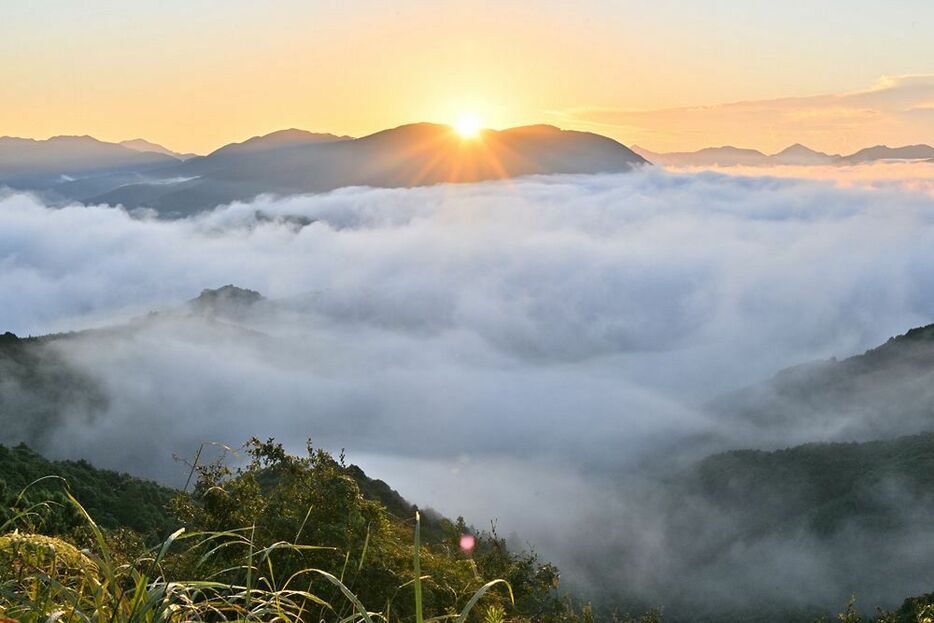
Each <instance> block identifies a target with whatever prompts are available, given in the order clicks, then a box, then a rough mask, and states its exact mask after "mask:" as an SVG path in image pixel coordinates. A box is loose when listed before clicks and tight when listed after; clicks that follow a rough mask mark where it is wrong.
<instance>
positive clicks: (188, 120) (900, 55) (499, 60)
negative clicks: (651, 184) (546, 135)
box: [0, 0, 934, 153]
mask: <svg viewBox="0 0 934 623" xmlns="http://www.w3.org/2000/svg"><path fill="white" fill-rule="evenodd" d="M2 11H3V20H2V23H0V58H3V59H4V61H3V62H2V63H0V84H2V85H3V89H4V94H5V97H2V98H0V135H14V136H27V137H34V138H46V137H48V136H52V135H57V134H91V135H93V136H96V137H98V138H101V139H104V140H123V139H129V138H136V137H144V138H147V139H149V140H153V141H156V142H159V143H162V144H164V145H166V146H168V147H170V148H172V149H175V150H179V151H194V152H198V153H205V152H208V151H210V150H212V149H215V148H217V147H219V146H221V145H223V144H225V143H229V142H231V141H236V140H243V139H244V138H247V137H250V136H253V135H257V134H263V133H267V132H270V131H274V130H277V129H282V128H286V127H300V128H304V129H309V130H316V131H331V132H336V133H341V134H351V135H364V134H367V133H370V132H374V131H377V130H380V129H384V128H386V127H392V126H396V125H400V124H403V123H408V122H414V121H437V122H454V121H455V120H456V119H457V118H458V117H459V116H461V115H463V114H467V113H471V114H475V115H477V116H478V117H479V118H480V119H481V120H482V121H483V122H484V125H487V126H489V127H499V128H501V127H510V126H515V125H522V124H528V123H553V124H556V125H559V126H562V127H567V128H576V129H587V130H593V131H596V132H599V133H602V134H606V135H609V136H612V137H614V138H617V139H618V140H621V141H623V142H624V143H627V144H639V145H641V146H643V147H647V148H649V149H653V150H663V151H671V150H683V149H697V148H700V147H703V146H707V145H716V144H726V143H730V144H736V145H741V146H746V147H755V148H759V149H763V150H766V151H777V150H779V149H781V148H782V147H784V146H787V145H788V144H790V143H792V142H797V141H801V142H807V143H808V144H810V145H812V146H813V147H815V148H819V149H822V150H826V151H830V152H846V151H855V149H858V148H860V147H863V146H866V145H867V144H875V143H890V144H897V143H908V142H925V141H926V142H934V60H932V59H934V37H931V36H930V33H931V32H934V3H931V2H929V1H927V0H895V1H892V2H885V3H882V2H876V1H872V0H846V1H844V0H821V1H813V0H812V1H803V0H801V1H799V0H789V1H787V2H781V3H778V2H769V1H764V0H744V1H738V0H698V1H695V2H676V1H674V0H655V1H653V2H644V1H639V2H636V1H629V0H618V1H615V2H610V1H607V0H580V1H577V2H573V3H572V2H554V1H541V0H539V1H534V2H533V1H531V0H517V1H513V2H492V1H489V2H488V1H484V0H479V1H477V0H474V1H470V2H467V1H451V2H440V1H439V2H426V1H417V0H396V1H393V2H378V1H375V0H346V1H342V2H334V1H316V2H299V1H297V0H296V1H292V0H280V1H275V2H247V1H245V0H224V1H215V0H199V1H197V2H191V1H190V0H189V1H180V0H141V1H137V2H132V3H129V2H121V1H117V0H87V1H85V2H81V3H76V2H71V1H68V0H33V1H30V2H28V3H27V2H11V1H10V0H2ZM880 91H881V95H880V94H879V93H880ZM866 93H869V94H870V95H869V96H866ZM737 103H741V104H737Z"/></svg>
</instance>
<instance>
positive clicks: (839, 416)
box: [708, 325, 934, 443]
mask: <svg viewBox="0 0 934 623" xmlns="http://www.w3.org/2000/svg"><path fill="white" fill-rule="evenodd" d="M708 410H709V411H710V412H711V413H713V414H716V417H718V418H720V419H721V421H722V422H723V423H724V425H725V426H726V427H727V429H728V430H730V431H731V434H733V435H734V436H735V438H736V439H738V440H741V439H743V438H748V436H755V437H756V438H757V439H760V440H762V443H770V442H769V440H772V441H771V443H782V442H784V440H787V439H789V438H793V439H797V440H799V441H800V442H806V441H810V440H815V439H836V440H870V439H876V438H880V437H891V436H894V435H904V434H912V433H919V432H923V431H927V430H934V325H927V326H924V327H918V328H915V329H912V330H910V331H908V332H907V333H905V334H904V335H900V336H897V337H893V338H891V339H889V341H888V342H886V343H885V344H882V345H881V346H879V347H877V348H874V349H872V350H869V351H867V352H865V353H864V354H862V355H857V356H854V357H850V358H847V359H844V360H841V361H837V360H835V359H831V360H828V361H817V362H812V363H806V364H802V365H799V366H795V367H792V368H788V369H786V370H782V371H780V372H778V373H777V374H776V375H775V376H774V377H773V378H772V379H769V380H768V381H766V382H764V383H760V384H758V385H754V386H752V387H748V388H745V389H742V390H740V391H737V392H733V393H731V394H728V395H726V396H723V397H721V398H718V399H717V400H714V401H712V402H711V404H709V405H708Z"/></svg>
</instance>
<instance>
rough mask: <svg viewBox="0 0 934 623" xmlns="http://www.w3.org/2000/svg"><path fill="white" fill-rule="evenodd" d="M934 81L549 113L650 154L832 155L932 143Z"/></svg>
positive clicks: (908, 79) (912, 79)
mask: <svg viewBox="0 0 934 623" xmlns="http://www.w3.org/2000/svg"><path fill="white" fill-rule="evenodd" d="M931 102H934V75H917V76H893V77H886V78H883V79H881V80H879V81H878V82H877V83H876V84H875V85H873V86H872V87H870V88H868V89H866V90H862V91H856V92H850V93H834V94H827V95H815V96H808V97H786V98H780V99H772V100H757V101H745V102H732V103H726V104H715V105H710V106H695V107H684V108H668V109H660V110H644V111H638V110H626V109H618V108H579V109H572V110H565V111H556V112H555V113H554V115H555V117H556V118H557V119H560V120H561V122H563V123H566V124H571V125H574V124H580V125H584V126H588V127H590V128H591V129H595V130H596V131H603V132H607V133H610V134H613V135H614V136H619V137H621V138H622V139H623V140H624V142H627V143H634V144H639V145H642V146H643V147H647V148H649V149H652V150H653V151H656V152H659V151H686V150H695V149H701V148H703V147H712V146H720V145H726V144H730V145H735V146H739V147H752V148H757V149H762V150H765V151H766V152H768V153H774V152H777V151H779V150H781V149H784V148H785V147H787V146H788V145H791V144H793V143H804V144H806V145H808V146H810V147H812V148H815V149H819V150H823V151H827V152H830V153H835V152H839V153H843V154H847V153H853V152H855V151H857V150H859V149H861V148H863V147H867V146H871V145H879V144H887V145H890V146H898V145H913V144H917V143H931V144H934V108H932V107H931Z"/></svg>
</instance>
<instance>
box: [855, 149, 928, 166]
mask: <svg viewBox="0 0 934 623" xmlns="http://www.w3.org/2000/svg"><path fill="white" fill-rule="evenodd" d="M928 159H934V147H931V146H930V145H905V146H904V147H888V146H886V145H876V146H875V147H866V148H865V149H860V150H859V151H858V152H856V153H854V154H850V155H849V156H843V157H842V158H841V161H842V162H845V163H848V164H856V163H861V162H875V161H876V160H928Z"/></svg>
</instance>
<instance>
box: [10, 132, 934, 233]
mask: <svg viewBox="0 0 934 623" xmlns="http://www.w3.org/2000/svg"><path fill="white" fill-rule="evenodd" d="M880 160H910V161H926V160H931V161H934V147H930V146H928V145H910V146H905V147H886V146H876V147H869V148H866V149H862V150H860V151H858V152H856V153H853V154H850V155H848V156H840V155H836V154H826V153H823V152H819V151H815V150H813V149H810V148H808V147H805V146H804V145H801V144H795V145H792V146H790V147H788V148H786V149H784V150H782V151H780V152H778V153H776V154H771V155H767V154H764V153H762V152H761V151H757V150H755V149H740V148H737V147H731V146H724V147H708V148H706V149H701V150H699V151H694V152H674V153H656V152H652V151H649V150H647V149H643V148H641V147H633V148H632V149H630V148H628V147H626V146H625V145H623V144H622V143H619V142H617V141H615V140H613V139H610V138H607V137H605V136H600V135H598V134H592V133H590V132H576V131H568V130H561V129H559V128H556V127H553V126H548V125H533V126H524V127H518V128H511V129H508V130H502V131H497V130H484V131H482V133H481V136H480V137H478V138H477V139H472V140H471V139H464V138H461V137H460V136H459V135H458V134H457V133H455V132H454V131H453V130H452V129H451V128H449V127H448V126H445V125H437V124H430V123H415V124H409V125H403V126H400V127H398V128H393V129H390V130H384V131H382V132H377V133H375V134H371V135H369V136H364V137H361V138H353V137H350V136H338V135H335V134H326V133H314V132H307V131H305V130H297V129H288V130H280V131H278V132H273V133H271V134H266V135H264V136H256V137H253V138H251V139H248V140H246V141H243V142H240V143H231V144H229V145H225V146H223V147H221V148H220V149H217V150H216V151H214V152H212V153H210V154H208V155H206V156H197V155H195V154H190V153H189V154H183V153H177V152H174V151H172V150H170V149H167V148H165V147H163V146H161V145H158V144H156V143H152V142H150V141H147V140H145V139H141V138H137V139H132V140H128V141H123V142H121V143H108V142H104V141H100V140H98V139H95V138H93V137H91V136H56V137H52V138H50V139H47V140H33V139H24V138H11V137H3V138H0V187H2V186H7V187H10V188H13V189H16V190H25V191H31V192H37V193H40V194H41V195H42V197H43V199H44V200H46V201H48V202H50V203H65V202H73V201H77V202H82V203H88V204H99V203H102V204H109V205H122V206H124V207H126V208H127V209H134V208H152V209H154V210H156V211H157V212H158V213H159V214H160V215H161V216H165V217H180V216H186V215H190V214H194V213H197V212H200V211H203V210H210V209H212V208H214V207H215V206H217V205H221V204H225V203H230V202H233V201H247V200H250V199H252V198H254V197H256V196H258V195H261V194H273V195H291V194H298V193H320V192H327V191H330V190H334V189H337V188H341V187H345V186H374V187H387V188H398V187H413V186H426V185H432V184H439V183H455V182H477V181H484V180H496V179H505V178H513V177H518V176H523V175H535V174H555V173H584V174H587V173H614V172H623V171H628V170H630V169H632V168H633V167H634V166H641V165H646V164H658V165H663V166H673V167H714V166H718V167H732V166H775V165H799V166H811V165H847V164H860V163H867V162H876V161H880Z"/></svg>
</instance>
